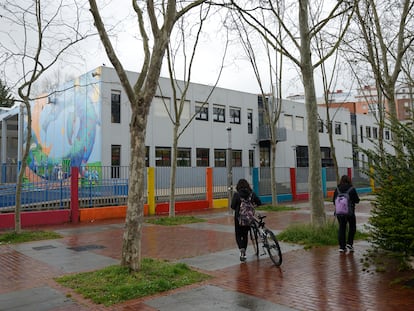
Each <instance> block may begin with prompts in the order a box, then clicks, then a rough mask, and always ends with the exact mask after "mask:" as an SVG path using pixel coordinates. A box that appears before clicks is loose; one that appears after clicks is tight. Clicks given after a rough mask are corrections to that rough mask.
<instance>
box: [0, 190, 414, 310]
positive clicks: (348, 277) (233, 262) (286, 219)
mask: <svg viewBox="0 0 414 311" xmlns="http://www.w3.org/2000/svg"><path fill="white" fill-rule="evenodd" d="M362 199H363V200H362V202H361V203H360V204H359V206H358V210H357V223H358V226H359V228H360V229H363V228H364V224H365V223H367V221H368V217H369V210H370V204H369V201H368V200H367V199H369V197H366V198H364V197H362ZM296 206H297V207H298V208H299V209H298V210H295V211H286V212H277V213H266V214H267V216H268V217H267V218H266V224H267V226H268V227H269V228H271V229H272V230H274V232H275V233H277V232H279V231H281V230H283V229H285V228H286V227H287V226H288V225H289V224H292V223H304V222H309V220H310V212H309V205H308V203H307V202H305V203H301V204H297V205H296ZM326 212H327V215H332V209H331V204H328V203H327V204H326ZM197 216H199V217H203V218H206V220H207V221H206V222H204V223H198V224H188V225H182V226H172V227H166V226H157V225H150V224H145V225H144V226H143V238H142V256H143V257H152V258H159V259H166V260H170V261H180V262H185V263H187V264H188V265H190V266H191V267H193V268H195V269H198V270H200V271H202V272H204V273H207V274H210V275H212V276H213V277H212V278H210V279H209V280H207V281H204V282H202V283H198V284H193V285H190V286H187V287H184V288H179V289H176V290H173V291H170V292H166V293H162V294H159V295H155V296H151V297H145V298H141V299H136V300H131V301H128V302H125V303H122V304H118V305H114V306H111V307H104V306H101V305H96V304H94V303H92V302H91V301H89V300H86V299H84V298H83V297H81V296H80V295H78V294H76V293H74V292H73V291H72V290H70V289H68V288H64V287H62V286H60V285H59V284H57V283H56V282H55V281H54V278H56V277H58V276H62V275H65V274H69V273H76V272H81V271H90V270H96V269H99V268H102V267H105V266H108V265H113V264H118V263H119V262H120V259H121V247H122V233H123V227H124V224H123V221H121V220H112V221H99V222H93V223H88V224H85V223H83V224H79V225H71V224H68V225H63V226H58V227H49V228H47V229H51V230H54V231H56V232H58V233H60V234H61V235H62V236H63V238H61V239H56V240H46V241H37V242H30V243H23V244H18V245H1V246H0V310H13V311H14V310H16V311H17V310H21V311H26V310H27V311H28V310H30V311H32V310H39V311H45V310H51V311H59V310H113V311H115V310H116V311H118V310H144V311H150V310H152V311H153V310H168V311H176V310H177V311H178V310H198V311H204V310H264V311H266V310H281V311H294V310H379V311H382V310H414V295H413V294H414V290H413V289H409V288H403V287H402V286H401V285H400V284H395V283H394V282H393V281H394V280H396V279H397V278H398V277H401V276H402V274H401V273H399V272H396V271H388V270H387V271H386V272H376V271H375V267H372V266H367V265H366V261H365V258H366V251H367V250H368V249H369V248H370V246H369V244H368V242H366V241H358V242H357V243H355V245H354V246H355V252H354V253H347V254H339V253H338V249H337V247H319V248H313V249H311V250H304V249H303V248H302V247H300V246H298V245H292V244H287V243H281V246H282V252H283V264H282V266H281V267H279V268H277V267H275V266H274V265H273V264H272V262H271V260H270V259H269V258H267V257H265V256H263V257H260V258H259V259H257V258H256V257H255V256H253V250H252V249H251V248H248V250H247V256H248V258H247V262H246V263H240V261H239V259H238V256H239V254H238V250H237V248H236V244H235V239H234V232H233V216H231V215H229V213H228V211H227V209H222V210H218V209H214V210H211V211H209V212H205V211H204V212H202V213H197ZM329 219H332V217H331V216H329ZM43 229H44V228H43Z"/></svg>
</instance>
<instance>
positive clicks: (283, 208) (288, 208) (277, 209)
mask: <svg viewBox="0 0 414 311" xmlns="http://www.w3.org/2000/svg"><path fill="white" fill-rule="evenodd" d="M297 209H299V208H297V207H293V206H286V205H276V206H273V205H261V206H258V207H257V208H256V210H258V211H265V212H283V211H294V210H297Z"/></svg>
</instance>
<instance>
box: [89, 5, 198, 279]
mask: <svg viewBox="0 0 414 311" xmlns="http://www.w3.org/2000/svg"><path fill="white" fill-rule="evenodd" d="M204 2H205V0H196V1H191V2H188V1H178V2H177V1H175V0H168V1H162V2H154V1H152V0H150V1H146V2H141V1H132V6H133V10H134V12H135V14H136V18H137V22H138V29H139V34H140V36H141V38H140V39H141V42H142V48H143V50H144V53H145V56H144V61H143V64H142V67H141V72H140V73H139V76H138V78H137V80H136V81H135V83H134V84H133V85H131V83H130V81H129V80H128V77H127V75H126V72H125V70H124V68H123V66H122V63H121V61H120V59H119V57H118V55H117V52H116V50H115V49H114V47H113V45H112V42H111V40H110V37H109V35H108V32H107V30H106V28H105V23H104V21H103V20H102V18H101V15H100V10H99V9H98V6H97V4H96V1H95V0H89V4H90V11H91V13H92V16H93V19H94V22H95V26H96V29H97V30H98V32H99V36H100V38H101V41H102V44H103V46H104V48H105V51H106V54H107V55H108V58H109V60H110V61H111V63H112V65H113V66H114V67H115V70H116V72H117V74H118V77H119V79H120V81H121V84H122V87H123V88H124V90H125V93H126V94H127V97H128V100H129V102H130V105H131V110H132V116H131V122H130V143H131V157H130V158H131V161H130V165H129V186H128V187H129V188H128V190H129V191H128V209H127V215H126V220H125V231H124V235H123V246H122V260H121V265H123V266H126V267H128V268H129V269H130V270H132V271H138V270H140V268H141V235H142V222H143V214H144V213H143V211H144V203H145V202H144V191H145V186H144V170H145V134H146V126H147V118H148V112H149V108H150V105H151V102H152V99H153V98H154V96H155V93H156V89H157V85H158V79H159V76H160V71H161V66H162V62H163V59H164V55H165V52H166V50H167V48H168V43H169V40H170V36H171V32H172V30H173V27H174V25H175V23H176V22H177V21H178V20H179V19H180V18H181V17H182V16H183V15H184V14H186V13H187V12H188V11H190V10H191V9H193V8H195V7H197V6H199V5H201V4H202V3H204ZM147 22H148V23H149V27H146V25H147V24H146V23H147ZM149 30H150V31H151V33H152V37H151V38H150V37H149V35H148V31H149ZM151 44H152V46H150V45H151Z"/></svg>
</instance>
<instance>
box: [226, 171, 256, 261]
mask: <svg viewBox="0 0 414 311" xmlns="http://www.w3.org/2000/svg"><path fill="white" fill-rule="evenodd" d="M243 200H247V201H248V202H251V203H252V204H253V207H256V206H259V205H261V204H262V202H261V201H260V199H259V197H258V196H257V195H256V194H255V193H254V192H253V190H252V188H251V187H250V185H249V182H248V181H247V180H246V179H243V178H242V179H240V180H239V181H238V182H237V186H236V192H235V193H234V194H233V198H232V200H231V208H232V209H233V210H234V231H235V234H236V242H237V246H238V247H239V250H240V261H242V262H243V261H246V248H247V241H248V234H249V230H250V225H245V224H243V223H242V224H240V219H239V218H240V217H239V216H240V205H241V204H242V201H243Z"/></svg>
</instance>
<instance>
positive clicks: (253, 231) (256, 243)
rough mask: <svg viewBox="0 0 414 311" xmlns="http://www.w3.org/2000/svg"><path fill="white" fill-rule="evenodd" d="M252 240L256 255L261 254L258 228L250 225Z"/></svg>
mask: <svg viewBox="0 0 414 311" xmlns="http://www.w3.org/2000/svg"><path fill="white" fill-rule="evenodd" d="M250 240H251V241H252V246H253V249H254V253H255V254H256V256H259V241H258V240H257V228H256V227H253V226H251V227H250Z"/></svg>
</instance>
